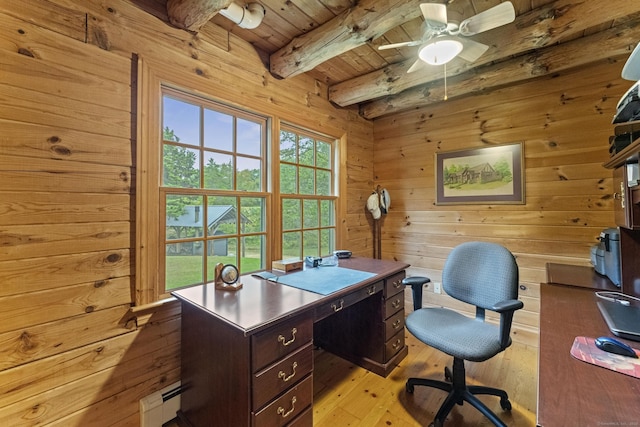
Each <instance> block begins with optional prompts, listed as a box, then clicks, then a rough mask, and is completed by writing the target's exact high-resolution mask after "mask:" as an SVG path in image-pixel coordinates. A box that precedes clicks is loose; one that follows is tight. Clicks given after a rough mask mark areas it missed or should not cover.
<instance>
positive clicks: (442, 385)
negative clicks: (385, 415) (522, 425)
mask: <svg viewBox="0 0 640 427" xmlns="http://www.w3.org/2000/svg"><path fill="white" fill-rule="evenodd" d="M445 376H447V377H451V373H450V371H449V370H448V369H445ZM451 379H452V380H453V382H451V383H449V382H445V381H437V380H430V379H424V378H409V379H408V380H407V384H406V386H405V388H406V390H407V393H413V391H414V387H415V386H425V387H433V388H437V389H439V390H443V391H446V392H448V393H449V395H448V396H447V398H446V399H445V401H444V403H443V404H442V406H440V409H439V410H438V413H437V414H436V416H435V418H434V420H433V423H432V424H431V425H432V426H434V427H442V426H443V425H444V420H445V419H446V418H447V415H449V412H451V410H452V409H453V406H454V405H456V404H458V405H462V404H463V403H464V402H469V403H470V404H471V405H472V406H473V407H474V408H476V409H477V410H478V411H480V412H482V414H483V415H484V416H485V417H487V418H488V419H489V420H490V421H491V422H492V423H493V424H495V425H496V426H498V427H506V424H505V423H503V422H502V421H501V420H500V418H498V416H497V415H496V414H494V413H493V412H491V410H490V409H489V408H487V406H486V405H485V404H484V403H482V402H481V401H480V399H478V398H477V397H476V396H475V395H476V394H489V395H492V396H498V397H499V398H500V406H501V407H502V409H504V410H505V411H510V410H511V402H510V401H509V397H508V396H507V392H505V391H504V390H500V389H497V388H493V387H484V386H467V384H466V379H465V369H464V360H463V359H459V358H457V357H456V358H454V359H453V376H452V378H451Z"/></svg>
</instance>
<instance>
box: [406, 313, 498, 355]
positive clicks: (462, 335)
mask: <svg viewBox="0 0 640 427" xmlns="http://www.w3.org/2000/svg"><path fill="white" fill-rule="evenodd" d="M405 325H406V327H407V329H408V330H409V332H411V333H412V334H413V335H414V336H415V337H416V338H418V339H419V340H420V341H422V342H424V343H425V344H427V345H429V346H431V347H433V348H436V349H438V350H440V351H442V352H444V353H447V354H449V355H451V356H453V357H458V358H461V359H464V360H470V361H473V362H482V361H484V360H487V359H490V358H491V357H493V356H495V355H496V354H498V353H500V352H501V351H503V350H504V348H502V347H501V346H500V328H499V327H498V326H496V325H493V324H491V323H487V322H483V321H481V320H476V319H474V318H471V317H467V316H465V315H462V314H460V313H457V312H455V311H452V310H449V309H446V308H439V307H433V308H422V309H420V310H417V311H414V312H413V313H411V314H409V315H408V316H407V319H406V323H405ZM509 344H510V342H509Z"/></svg>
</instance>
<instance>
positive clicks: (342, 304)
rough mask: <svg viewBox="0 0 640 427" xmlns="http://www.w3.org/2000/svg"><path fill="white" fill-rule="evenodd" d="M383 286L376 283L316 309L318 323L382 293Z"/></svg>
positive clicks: (380, 283) (382, 283)
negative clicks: (377, 293)
mask: <svg viewBox="0 0 640 427" xmlns="http://www.w3.org/2000/svg"><path fill="white" fill-rule="evenodd" d="M383 285H384V282H382V281H380V282H376V283H374V284H372V285H369V286H367V287H365V288H363V289H358V290H357V291H355V292H351V293H350V294H347V295H344V296H342V297H340V298H335V299H334V300H332V301H329V302H327V303H325V304H322V305H321V306H319V307H318V308H316V321H317V320H321V319H324V318H325V317H327V316H330V315H332V314H334V313H337V312H339V311H341V310H343V309H345V308H347V307H349V306H351V305H353V304H355V303H357V302H359V301H362V300H363V299H365V298H369V297H370V296H371V295H373V294H375V293H376V292H380V291H382V288H383ZM381 297H382V295H381Z"/></svg>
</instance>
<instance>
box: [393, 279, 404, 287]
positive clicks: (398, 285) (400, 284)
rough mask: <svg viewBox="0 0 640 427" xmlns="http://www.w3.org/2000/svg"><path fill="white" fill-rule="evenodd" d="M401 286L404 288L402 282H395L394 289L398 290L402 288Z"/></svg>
mask: <svg viewBox="0 0 640 427" xmlns="http://www.w3.org/2000/svg"><path fill="white" fill-rule="evenodd" d="M400 286H402V280H395V281H394V282H393V287H394V288H396V289H398V288H400Z"/></svg>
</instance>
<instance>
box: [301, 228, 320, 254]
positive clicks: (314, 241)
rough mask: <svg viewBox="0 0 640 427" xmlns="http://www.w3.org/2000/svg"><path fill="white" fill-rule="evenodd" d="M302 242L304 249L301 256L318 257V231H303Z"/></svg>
mask: <svg viewBox="0 0 640 427" xmlns="http://www.w3.org/2000/svg"><path fill="white" fill-rule="evenodd" d="M302 241H303V242H304V248H303V249H302V255H303V256H320V243H319V241H318V230H309V231H303V232H302Z"/></svg>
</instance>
